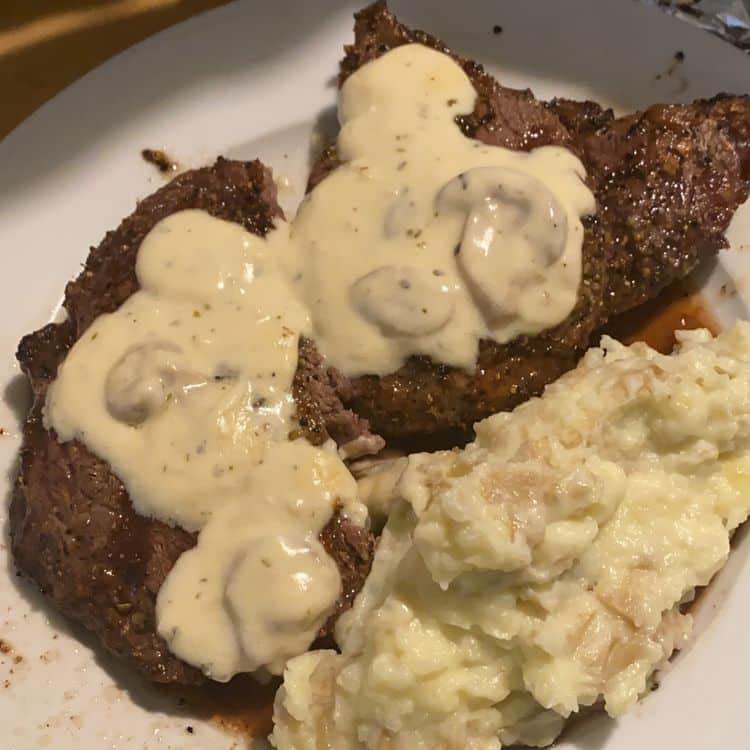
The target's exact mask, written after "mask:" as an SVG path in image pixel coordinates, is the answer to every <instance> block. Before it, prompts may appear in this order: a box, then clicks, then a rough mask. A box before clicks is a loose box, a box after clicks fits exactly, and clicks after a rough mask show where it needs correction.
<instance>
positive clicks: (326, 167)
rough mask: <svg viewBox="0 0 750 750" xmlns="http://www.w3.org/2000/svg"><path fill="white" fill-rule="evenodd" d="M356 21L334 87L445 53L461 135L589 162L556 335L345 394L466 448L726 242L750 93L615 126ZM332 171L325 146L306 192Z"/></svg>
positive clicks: (748, 150)
mask: <svg viewBox="0 0 750 750" xmlns="http://www.w3.org/2000/svg"><path fill="white" fill-rule="evenodd" d="M355 18H356V22H355V41H354V44H353V45H351V46H348V47H347V48H346V55H345V57H344V59H343V61H342V63H341V70H340V75H339V82H340V83H343V82H344V81H345V80H346V78H347V77H348V76H349V75H351V74H352V73H353V72H354V71H356V70H357V69H358V68H359V67H361V66H362V65H364V64H365V63H367V62H369V61H371V60H374V59H376V58H377V57H379V56H380V55H382V54H384V53H385V52H387V51H388V50H390V49H393V48H394V47H397V46H399V45H402V44H408V43H413V42H417V43H419V44H424V45H426V46H428V47H432V48H434V49H437V50H440V51H441V52H444V53H446V54H449V55H451V56H452V57H453V58H454V59H455V60H456V61H457V62H458V63H459V64H460V65H461V66H462V68H463V69H464V71H465V72H466V74H467V75H468V77H469V78H470V80H471V81H472V83H473V85H474V88H475V89H476V92H477V101H476V106H475V109H474V111H473V112H472V113H470V114H468V115H463V116H459V117H458V118H457V123H458V125H459V126H460V127H461V129H462V130H463V132H464V133H465V134H466V135H467V136H469V137H471V138H476V139H478V140H480V141H482V142H483V143H486V144H490V145H494V146H504V147H506V148H511V149H516V150H523V151H527V150H529V149H532V148H535V147H537V146H545V145H556V146H564V147H567V148H569V149H571V150H572V151H573V152H574V153H575V154H576V155H577V156H578V157H579V158H580V159H581V160H582V162H583V164H584V166H585V167H586V171H587V175H588V184H589V187H590V188H591V190H592V191H593V193H594V195H595V196H596V200H597V207H598V208H597V212H596V215H594V216H590V217H587V218H586V219H585V220H584V230H585V234H584V242H583V279H582V283H581V286H580V291H579V296H578V302H577V304H576V307H575V309H574V310H573V311H572V312H571V314H570V315H569V316H568V318H567V319H566V320H564V321H563V322H562V323H561V324H560V325H558V326H557V327H556V328H554V329H552V330H549V331H545V332H544V333H542V334H541V335H538V336H534V337H520V338H517V339H515V340H513V341H511V342H509V343H507V344H497V343H495V342H493V341H489V340H483V341H481V342H480V346H479V356H478V361H477V367H476V369H475V371H474V372H466V371H464V370H458V369H454V368H451V367H447V366H445V365H442V364H440V363H437V362H433V361H431V360H430V359H429V358H427V357H424V356H415V357H411V358H410V359H409V360H408V361H407V362H406V363H405V364H404V365H403V367H401V368H400V369H399V370H398V371H397V372H395V373H392V374H390V375H386V376H384V377H377V376H375V375H366V376H364V377H360V378H357V379H355V380H353V381H351V383H350V384H349V385H348V386H347V388H346V390H345V391H341V393H342V394H344V401H345V404H346V405H347V406H349V407H351V408H352V409H353V410H354V411H355V412H356V413H357V414H359V415H360V416H362V417H365V418H366V419H368V420H369V422H370V424H371V425H372V429H373V430H374V431H375V432H377V433H379V434H380V435H382V436H383V437H385V439H386V440H387V441H388V444H389V445H393V446H400V447H404V448H406V449H410V450H411V449H417V450H425V449H427V448H441V447H451V446H453V445H456V444H457V443H460V442H465V441H467V440H468V439H470V437H471V434H472V426H473V424H474V423H475V422H477V421H479V420H480V419H483V418H485V417H487V416H489V415H490V414H494V413H496V412H498V411H505V410H509V409H512V408H514V407H515V406H516V405H518V404H519V403H521V402H523V401H526V400H527V399H529V398H531V397H532V396H536V395H539V394H540V393H541V391H542V390H543V389H544V387H545V386H546V385H547V384H548V383H551V382H552V381H554V380H555V379H557V378H558V377H559V376H560V375H562V374H563V373H564V372H565V371H567V370H569V369H571V368H573V367H574V366H575V364H576V363H577V361H578V359H579V358H580V357H581V356H582V354H583V352H584V351H585V349H586V347H587V346H588V344H589V340H590V338H591V336H592V333H593V332H594V331H595V330H596V329H597V328H599V327H601V326H602V325H604V324H605V323H606V321H607V320H609V319H610V318H611V317H612V316H614V315H617V314H619V313H622V312H624V311H626V310H628V309H631V308H633V307H635V306H636V305H640V304H641V303H643V302H645V301H647V300H648V299H651V298H653V297H655V296H656V295H658V294H659V293H660V292H661V291H662V290H663V289H665V288H666V287H667V286H668V285H669V284H671V283H672V282H674V281H676V280H677V279H680V278H682V277H684V276H686V275H687V274H688V273H690V272H691V271H692V270H693V269H694V268H695V267H696V266H697V265H699V264H700V263H701V262H702V261H703V260H705V259H707V258H709V257H711V256H712V255H714V254H715V253H716V252H717V251H718V250H719V249H721V248H723V247H726V245H727V243H726V239H725V237H724V232H725V231H726V228H727V226H728V225H729V222H730V220H731V218H732V216H733V214H734V211H735V210H736V209H737V208H738V206H740V205H741V204H742V203H743V202H744V201H745V200H746V199H747V196H748V190H749V188H750V98H748V97H747V96H744V97H737V96H717V97H716V98H715V99H712V100H708V101H697V102H694V103H693V104H688V105H665V104H658V105H655V106H653V107H650V108H649V109H647V110H645V111H644V112H639V113H636V114H633V115H629V116H627V117H623V118H620V119H616V118H615V117H614V115H613V113H612V112H611V111H610V110H605V109H603V108H601V107H600V106H599V105H598V104H595V103H593V102H571V101H564V100H559V101H553V102H550V103H544V102H541V101H539V100H537V99H535V98H534V96H533V94H532V93H531V92H530V91H528V90H526V91H519V90H515V89H509V88H506V87H504V86H501V85H500V84H499V83H498V82H497V81H496V80H495V79H494V78H492V76H490V75H488V74H487V73H486V72H485V71H484V69H483V68H482V66H481V65H479V64H477V63H476V62H473V61H471V60H466V59H464V58H462V57H460V56H458V55H456V54H454V53H452V52H451V51H450V50H449V49H448V47H447V46H446V45H445V44H444V43H443V42H442V41H440V40H438V39H436V38H435V37H433V36H430V35H429V34H426V33H425V32H423V31H414V30H412V29H409V28H407V27H406V26H404V25H403V24H401V23H399V21H398V20H397V19H396V18H395V17H394V16H393V14H391V13H390V12H389V10H388V8H387V6H386V4H385V3H384V2H377V3H375V4H373V5H371V6H369V7H368V8H366V9H364V10H363V11H361V12H360V13H358V14H357V15H356V17H355ZM337 164H338V160H337V157H336V152H335V149H334V148H332V147H330V148H328V149H326V150H325V151H324V152H323V155H322V157H321V158H320V160H319V162H318V163H317V164H316V165H315V166H314V168H313V170H312V172H311V176H310V182H309V188H312V187H314V186H315V185H316V184H317V183H318V182H319V181H320V180H321V179H323V178H324V177H325V175H326V174H328V173H329V172H330V171H331V170H332V169H334V168H335V167H336V166H337Z"/></svg>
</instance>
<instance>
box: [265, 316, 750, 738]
mask: <svg viewBox="0 0 750 750" xmlns="http://www.w3.org/2000/svg"><path fill="white" fill-rule="evenodd" d="M679 342H680V344H679V347H678V349H677V350H676V352H675V353H674V354H672V355H671V356H666V355H662V354H658V353H657V352H655V351H653V350H652V349H650V348H649V347H648V346H646V345H645V344H634V345H632V346H630V347H625V346H622V345H621V344H618V343H617V342H615V341H613V340H611V339H606V338H605V339H604V341H603V344H602V348H599V349H592V350H591V351H589V353H588V354H587V355H586V357H585V358H584V359H583V361H582V362H581V364H580V365H579V366H578V368H577V369H576V370H574V371H573V372H571V373H569V374H568V375H566V376H564V377H563V378H561V379H560V380H559V381H558V382H557V383H555V384H553V385H551V386H549V387H548V388H547V390H546V392H545V394H544V396H543V397H542V398H539V399H534V400H532V401H530V402H528V403H526V404H524V405H523V406H521V407H519V408H518V409H516V410H515V411H514V412H512V413H507V414H498V415H495V416H493V417H491V418H489V419H487V420H485V421H484V422H481V423H480V424H479V425H477V439H476V441H475V442H474V443H472V444H471V445H469V446H467V447H466V448H465V449H464V450H462V451H446V452H442V453H437V454H431V455H428V454H419V455H415V456H412V457H410V459H409V464H408V466H407V468H406V471H405V472H404V474H403V476H402V478H401V480H400V481H399V483H398V485H397V487H396V490H395V492H396V494H397V496H398V497H397V501H396V502H397V505H396V506H395V507H396V510H395V512H394V513H393V514H392V515H391V518H390V519H389V522H388V524H387V525H386V527H385V531H384V534H383V537H382V539H381V542H380V546H379V548H378V552H377V554H376V557H375V562H374V566H373V571H372V573H371V575H370V577H369V579H368V581H367V583H366V585H365V588H364V589H363V591H362V593H361V594H360V595H359V597H358V599H357V602H356V604H355V607H354V608H353V609H352V611H351V612H349V613H348V614H347V615H345V616H344V617H342V618H341V620H340V622H339V625H338V626H337V639H338V641H339V644H340V645H341V650H342V653H341V654H340V655H339V654H337V653H336V652H333V651H317V652H312V653H308V654H305V655H303V656H300V657H298V658H296V659H293V660H292V661H291V662H290V663H289V664H288V666H287V669H286V672H285V680H284V685H283V686H282V688H281V689H280V690H279V693H278V695H277V699H276V706H275V723H276V727H275V730H274V734H273V735H272V738H271V739H272V742H273V744H274V745H275V747H276V748H278V749H279V750H291V749H293V750H317V748H320V747H326V748H329V749H330V750H365V749H367V750H465V749H466V748H470V749H471V750H499V748H501V747H504V746H506V745H510V744H514V743H521V744H526V745H532V746H545V745H547V744H549V743H551V742H552V741H553V740H554V739H555V738H556V737H557V735H558V734H559V732H560V731H561V729H562V727H563V724H564V721H565V719H566V718H567V717H569V716H570V715H571V714H573V713H575V712H577V711H579V710H580V709H581V708H582V707H585V706H591V705H593V704H595V703H597V702H599V701H603V703H604V706H605V707H606V710H607V711H608V712H609V713H610V714H611V715H613V716H617V715H619V714H622V713H623V712H624V711H626V710H627V709H629V708H630V707H632V706H633V704H634V703H635V702H636V701H637V700H638V698H639V696H640V695H642V694H643V693H644V691H645V690H646V688H647V685H648V680H649V677H650V676H651V674H652V673H653V672H654V670H656V669H659V668H660V667H662V666H663V665H664V664H665V662H666V660H667V659H668V658H669V656H670V655H671V654H672V653H673V651H674V650H675V649H679V648H681V647H682V646H683V645H684V644H685V642H686V640H687V638H688V637H689V635H690V631H691V625H692V620H691V617H690V615H689V614H686V613H683V612H681V610H680V604H681V603H682V602H684V601H686V600H688V599H689V598H690V597H691V596H692V593H693V591H694V589H695V587H697V586H705V585H706V584H707V583H708V582H709V581H710V580H711V578H712V576H713V575H714V574H715V573H716V572H717V571H718V570H719V568H720V567H721V566H722V565H723V563H724V562H725V561H726V559H727V555H728V553H729V537H730V535H731V533H732V531H733V530H734V529H735V528H736V527H737V526H738V525H739V524H740V523H742V522H743V521H744V520H745V519H746V518H747V516H748V514H749V513H750V491H749V490H750V483H749V480H750V323H747V322H739V323H737V324H736V325H735V326H734V328H732V329H731V330H730V331H728V332H726V333H724V334H722V335H720V336H718V337H717V338H715V339H712V337H711V335H710V334H709V333H708V332H706V331H694V332H689V333H680V334H679Z"/></svg>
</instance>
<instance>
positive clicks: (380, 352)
mask: <svg viewBox="0 0 750 750" xmlns="http://www.w3.org/2000/svg"><path fill="white" fill-rule="evenodd" d="M475 100H476V92H475V90H474V88H473V86H472V84H471V81H470V80H469V79H468V78H467V76H466V74H465V73H464V72H463V70H462V69H461V68H460V67H459V66H458V65H457V64H456V63H455V62H454V61H453V60H452V59H451V58H450V57H448V56H446V55H444V54H442V53H440V52H436V51H434V50H431V49H428V48H427V47H423V46H421V45H418V44H411V45H405V46H402V47H398V48H397V49H395V50H392V51H391V52H388V53H387V54H385V55H383V56H382V57H380V58H379V59H378V60H376V61H375V62H372V63H369V64H367V65H365V66H364V67H362V68H361V69H360V70H358V71H357V72H356V73H354V74H353V75H352V76H351V77H350V78H349V79H348V80H347V81H346V83H345V84H344V86H343V88H342V91H341V97H340V102H339V119H340V120H341V133H340V135H339V138H338V142H337V150H338V154H339V156H340V158H341V159H342V160H343V161H344V162H345V163H344V164H343V165H342V166H340V167H339V168H338V169H336V170H335V171H334V172H333V173H332V174H331V175H329V176H328V177H327V178H326V179H325V180H323V181H322V182H321V183H320V184H319V185H318V186H317V187H316V188H315V190H314V191H313V192H312V193H311V194H310V195H309V196H308V197H307V199H306V200H305V201H304V202H303V204H302V205H301V206H300V209H299V212H298V214H297V217H296V219H295V221H294V223H293V227H292V237H293V240H294V242H293V244H292V245H291V246H290V250H291V252H290V255H289V260H288V263H289V266H290V269H291V276H292V278H294V279H295V283H296V285H297V288H298V290H299V292H300V294H301V296H302V298H303V299H304V300H305V301H306V302H307V304H308V306H309V308H310V311H311V315H312V321H313V328H314V338H315V340H316V342H317V345H318V348H319V349H320V350H321V352H322V353H323V354H324V355H325V356H326V357H327V358H328V360H329V361H330V363H331V364H332V365H334V366H335V367H338V368H339V369H340V370H342V371H343V372H344V373H346V374H348V375H361V374H365V373H377V374H385V373H388V372H393V371H394V370H396V369H398V367H399V366H400V365H401V364H403V362H404V361H405V359H406V358H407V357H408V356H409V355H412V354H426V355H429V356H431V357H432V358H433V359H434V360H435V361H437V362H442V363H446V364H450V365H454V366H458V367H463V368H466V369H472V368H473V367H474V364H475V362H476V357H477V351H478V342H479V340H480V339H481V338H490V339H494V340H496V341H498V342H504V341H509V340H511V339H513V338H515V337H516V336H518V335H521V334H535V333H539V332H540V331H542V330H545V329H547V328H550V327H552V326H554V325H556V324H557V323H560V322H561V321H562V320H563V319H564V318H565V317H566V316H567V315H568V314H569V313H570V311H571V310H572V308H573V306H574V304H575V301H576V297H577V293H578V286H579V284H580V279H581V244H582V239H583V228H582V226H581V222H580V217H581V216H583V215H585V214H589V213H592V212H593V211H594V210H595V202H594V198H593V195H592V194H591V192H590V191H589V190H588V188H587V187H586V186H585V184H584V183H583V178H584V176H585V172H584V169H583V166H582V164H581V163H580V161H579V160H578V159H577V158H576V157H575V156H574V155H573V154H572V153H571V152H570V151H568V150H566V149H563V148H558V147H544V148H538V149H535V150H534V151H531V152H529V153H521V152H517V151H510V150H508V149H504V148H499V147H492V146H485V145H484V144H482V143H479V142H478V141H475V140H472V139H470V138H467V137H465V136H464V135H463V134H462V133H461V131H460V129H459V128H458V126H457V125H456V123H455V117H456V115H457V114H461V113H468V112H471V111H472V109H473V108H474V102H475Z"/></svg>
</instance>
